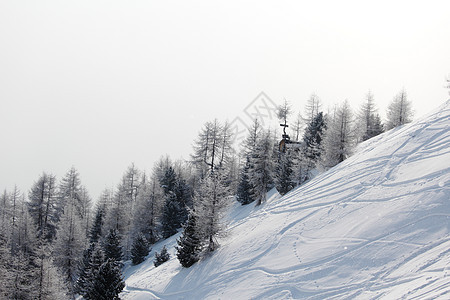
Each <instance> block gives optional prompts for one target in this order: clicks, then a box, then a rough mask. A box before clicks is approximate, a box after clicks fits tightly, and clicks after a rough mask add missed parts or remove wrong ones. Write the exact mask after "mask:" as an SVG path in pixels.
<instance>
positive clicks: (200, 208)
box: [194, 171, 230, 252]
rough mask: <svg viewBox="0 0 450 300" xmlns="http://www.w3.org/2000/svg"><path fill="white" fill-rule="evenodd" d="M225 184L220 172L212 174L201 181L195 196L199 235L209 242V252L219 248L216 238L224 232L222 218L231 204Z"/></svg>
mask: <svg viewBox="0 0 450 300" xmlns="http://www.w3.org/2000/svg"><path fill="white" fill-rule="evenodd" d="M224 182H225V178H224V176H223V175H221V174H220V172H218V171H216V172H212V173H210V174H209V175H208V176H207V177H205V178H204V179H203V180H202V181H201V183H200V186H199V188H198V190H197V192H196V194H195V196H194V209H195V210H194V213H195V214H196V216H197V222H198V223H197V224H198V227H197V228H198V230H199V231H198V233H199V234H200V237H201V238H202V239H204V240H205V241H206V242H207V244H208V251H209V252H212V251H214V250H215V249H216V248H217V246H218V242H217V240H216V238H217V236H218V235H219V234H220V233H221V232H222V230H223V224H222V217H223V214H224V212H225V210H226V209H227V208H228V205H229V204H230V202H229V201H230V200H229V197H230V191H229V188H228V187H227V186H226V185H225V184H224Z"/></svg>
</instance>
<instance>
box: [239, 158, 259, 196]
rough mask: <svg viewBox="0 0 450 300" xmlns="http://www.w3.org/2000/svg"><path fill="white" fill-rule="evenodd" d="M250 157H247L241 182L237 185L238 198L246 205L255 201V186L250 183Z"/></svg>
mask: <svg viewBox="0 0 450 300" xmlns="http://www.w3.org/2000/svg"><path fill="white" fill-rule="evenodd" d="M249 172H250V158H247V159H246V162H245V165H244V167H243V168H242V170H241V175H240V178H239V184H238V187H237V193H236V199H237V201H238V202H240V203H241V204H242V205H246V204H249V203H252V202H253V201H255V199H254V198H253V194H252V191H253V186H252V185H251V184H250V177H249Z"/></svg>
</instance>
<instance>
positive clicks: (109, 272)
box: [85, 258, 125, 300]
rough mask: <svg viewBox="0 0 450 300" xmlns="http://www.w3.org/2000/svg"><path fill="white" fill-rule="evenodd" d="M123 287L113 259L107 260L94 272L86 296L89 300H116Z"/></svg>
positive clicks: (118, 270)
mask: <svg viewBox="0 0 450 300" xmlns="http://www.w3.org/2000/svg"><path fill="white" fill-rule="evenodd" d="M124 287H125V282H124V281H123V277H122V272H121V270H120V267H119V266H118V265H117V263H116V261H115V260H114V259H111V258H108V259H107V260H106V261H105V262H104V263H103V264H102V265H101V266H100V268H99V269H98V271H97V272H96V276H95V277H94V278H93V281H92V283H91V286H90V288H89V292H88V294H87V295H86V296H85V298H86V299H89V300H94V299H95V300H116V299H120V298H119V294H120V292H122V290H123V288H124Z"/></svg>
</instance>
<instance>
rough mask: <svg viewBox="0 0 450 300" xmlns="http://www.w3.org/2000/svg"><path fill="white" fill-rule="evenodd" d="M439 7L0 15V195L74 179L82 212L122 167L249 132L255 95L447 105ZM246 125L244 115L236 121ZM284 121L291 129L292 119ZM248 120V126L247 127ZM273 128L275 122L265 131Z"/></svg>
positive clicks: (230, 6) (34, 7)
mask: <svg viewBox="0 0 450 300" xmlns="http://www.w3.org/2000/svg"><path fill="white" fill-rule="evenodd" d="M448 11H450V3H448V1H431V2H426V3H425V2H421V3H415V2H414V3H412V2H411V1H396V2H391V1H378V2H373V3H362V2H360V1H339V3H337V2H333V1H317V2H313V3H311V2H303V1H301V2H299V1H282V2H276V1H245V2H242V1H227V2H215V1H190V2H186V1H165V2H162V3H159V2H158V3H156V2H148V1H141V0H135V1H126V2H124V1H106V0H105V1H86V0H83V1H76V2H65V1H64V2H61V1H38V2H36V1H20V2H19V1H2V2H1V3H0V41H1V42H0V43H1V45H2V47H0V84H1V88H0V101H1V102H0V103H1V109H0V128H1V131H0V141H1V147H0V155H1V160H0V189H1V190H3V189H7V190H9V191H10V190H12V188H13V187H14V184H17V186H18V187H19V188H20V189H21V191H22V192H25V193H27V192H28V190H29V189H30V187H31V185H32V184H33V182H34V181H35V180H37V179H38V177H39V175H40V174H42V172H44V171H45V172H49V173H53V174H55V175H56V176H57V177H58V179H60V178H61V177H62V176H63V175H64V174H65V173H66V172H67V171H68V170H69V169H70V168H71V167H72V166H74V167H75V168H76V169H77V170H78V171H79V172H80V176H81V181H82V184H83V185H85V186H86V187H87V189H88V190H89V192H90V194H91V196H92V198H93V199H94V200H96V199H97V197H98V196H99V194H100V192H101V191H102V190H103V189H104V188H110V187H115V185H116V184H117V183H118V182H119V180H120V178H121V176H122V174H123V172H124V171H125V170H126V168H127V167H128V166H129V165H130V164H131V163H133V162H134V163H135V165H136V166H137V167H138V168H139V169H141V170H145V171H147V172H150V171H151V168H152V167H153V163H154V162H155V161H157V160H158V159H159V157H161V156H163V155H166V154H167V155H169V156H170V157H171V158H173V159H178V158H185V159H187V158H188V157H189V154H190V153H191V152H192V142H193V140H194V139H195V138H196V136H197V134H198V131H199V130H200V129H201V127H202V125H203V124H204V123H205V122H207V121H209V120H212V119H214V118H217V119H219V120H221V121H225V120H229V121H230V122H231V121H233V120H235V119H236V118H239V119H240V120H241V121H244V122H247V121H248V114H246V113H245V112H246V108H247V107H248V106H249V105H250V104H251V103H252V101H254V100H255V98H256V97H257V96H258V95H260V93H261V92H264V93H265V94H266V95H267V97H269V98H270V99H271V100H272V101H273V102H276V103H277V104H281V103H282V101H284V99H286V100H288V101H289V102H290V103H291V104H292V106H293V109H294V110H295V112H296V113H297V112H298V111H299V110H300V111H303V107H304V105H305V103H306V101H307V99H308V98H309V96H310V95H311V94H312V93H316V94H317V95H318V96H319V97H320V98H321V99H322V101H323V103H324V109H325V110H326V109H327V107H331V106H332V105H333V104H334V103H340V102H342V101H344V100H345V99H348V101H349V102H350V104H351V106H352V108H353V109H358V108H359V106H360V104H361V102H362V101H363V100H364V97H365V95H366V94H367V92H368V91H369V90H370V91H371V92H372V93H373V94H374V97H375V103H376V105H377V107H378V108H379V112H380V114H381V115H382V116H384V115H385V110H386V107H387V105H388V104H389V102H390V101H391V100H392V99H393V97H394V96H395V95H396V94H397V93H398V92H399V91H400V90H402V89H403V88H404V89H405V90H406V92H407V94H408V98H409V100H411V101H412V103H413V109H414V110H415V117H414V119H417V118H418V117H420V116H422V115H424V114H426V113H428V112H430V111H431V110H433V109H435V108H436V107H438V106H439V105H441V104H442V103H443V102H445V101H446V100H447V99H448V98H449V97H448V90H447V89H445V88H444V85H445V78H446V76H448V75H449V74H450V69H449V66H450V56H449V55H448V53H450V39H449V38H448V37H449V36H450V18H448ZM247 112H248V111H247ZM292 118H295V115H293V117H292ZM246 120H247V121H246ZM275 121H276V120H275Z"/></svg>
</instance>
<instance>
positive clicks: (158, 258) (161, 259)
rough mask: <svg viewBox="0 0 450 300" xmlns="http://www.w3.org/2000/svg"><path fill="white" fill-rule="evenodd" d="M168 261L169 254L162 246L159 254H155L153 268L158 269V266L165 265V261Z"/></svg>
mask: <svg viewBox="0 0 450 300" xmlns="http://www.w3.org/2000/svg"><path fill="white" fill-rule="evenodd" d="M169 259H170V254H169V252H167V248H166V246H164V247H163V248H162V249H161V252H160V253H158V252H155V260H154V262H153V265H154V266H155V267H158V266H160V265H162V264H163V263H165V262H166V261H168V260H169Z"/></svg>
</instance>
